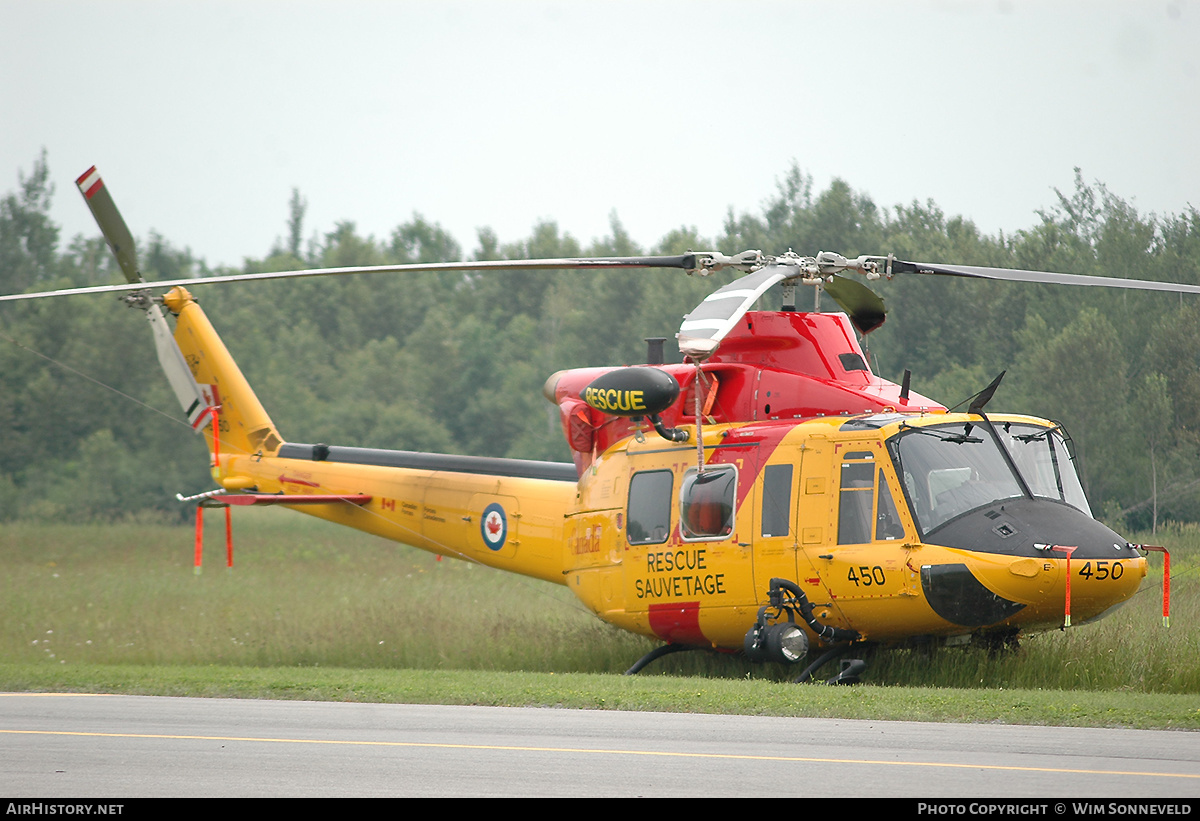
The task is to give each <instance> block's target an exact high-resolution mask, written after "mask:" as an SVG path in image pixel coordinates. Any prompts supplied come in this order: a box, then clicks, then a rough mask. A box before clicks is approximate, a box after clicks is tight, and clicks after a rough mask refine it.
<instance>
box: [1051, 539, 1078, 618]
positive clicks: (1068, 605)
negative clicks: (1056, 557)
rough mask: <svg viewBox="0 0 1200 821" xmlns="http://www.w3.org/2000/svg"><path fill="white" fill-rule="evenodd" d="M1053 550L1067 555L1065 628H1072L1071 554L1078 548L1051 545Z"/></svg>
mask: <svg viewBox="0 0 1200 821" xmlns="http://www.w3.org/2000/svg"><path fill="white" fill-rule="evenodd" d="M1050 549H1051V550H1057V551H1059V552H1060V553H1066V554H1067V601H1066V604H1065V605H1064V608H1063V627H1070V626H1071V554H1072V553H1074V552H1075V551H1076V550H1078V549H1079V548H1078V546H1076V547H1064V546H1063V545H1057V544H1056V545H1051V546H1050Z"/></svg>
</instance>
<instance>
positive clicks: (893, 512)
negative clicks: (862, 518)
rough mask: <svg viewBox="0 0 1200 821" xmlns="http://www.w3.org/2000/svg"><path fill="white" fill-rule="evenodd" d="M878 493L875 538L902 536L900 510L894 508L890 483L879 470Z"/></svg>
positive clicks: (891, 538) (902, 527) (902, 528)
mask: <svg viewBox="0 0 1200 821" xmlns="http://www.w3.org/2000/svg"><path fill="white" fill-rule="evenodd" d="M878 486H879V495H878V499H877V502H876V505H875V540H876V541H881V542H882V541H891V540H893V539H903V538H904V524H903V522H901V521H900V511H899V510H897V509H896V500H895V498H894V497H893V496H892V488H891V485H890V484H888V480H887V476H885V475H884V473H883V471H882V470H880V471H879V485H878Z"/></svg>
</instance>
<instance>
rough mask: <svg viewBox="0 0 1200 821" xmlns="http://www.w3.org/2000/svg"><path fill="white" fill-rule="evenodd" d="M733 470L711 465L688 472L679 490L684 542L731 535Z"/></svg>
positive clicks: (735, 484)
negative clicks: (702, 469)
mask: <svg viewBox="0 0 1200 821" xmlns="http://www.w3.org/2000/svg"><path fill="white" fill-rule="evenodd" d="M736 497H737V469H736V468H734V467H733V465H714V466H712V467H710V468H707V469H705V471H704V472H703V473H700V472H699V471H697V470H696V469H694V468H693V469H692V470H689V471H688V472H687V474H685V475H684V477H683V485H682V487H680V489H679V505H680V523H679V527H680V531H681V532H682V534H683V538H685V539H723V538H725V537H726V536H728V535H729V534H730V533H732V532H733V507H734V501H735V499H736Z"/></svg>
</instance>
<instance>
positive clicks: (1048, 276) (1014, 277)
mask: <svg viewBox="0 0 1200 821" xmlns="http://www.w3.org/2000/svg"><path fill="white" fill-rule="evenodd" d="M892 272H893V273H899V274H935V275H937V276H950V277H969V278H972V279H1001V280H1007V281H1010V282H1033V283H1042V284H1051V285H1095V286H1099V287H1101V288H1131V289H1135V290H1139V291H1171V292H1173V293H1180V294H1200V286H1197V285H1185V284H1183V283H1179V282H1156V281H1154V280H1148V279H1121V278H1119V277H1098V276H1087V275H1085V274H1057V273H1049V272H1046V271H1026V270H1022V269H1019V268H980V267H976V266H973V265H942V264H941V263H932V262H905V261H903V260H899V259H897V260H893V261H892Z"/></svg>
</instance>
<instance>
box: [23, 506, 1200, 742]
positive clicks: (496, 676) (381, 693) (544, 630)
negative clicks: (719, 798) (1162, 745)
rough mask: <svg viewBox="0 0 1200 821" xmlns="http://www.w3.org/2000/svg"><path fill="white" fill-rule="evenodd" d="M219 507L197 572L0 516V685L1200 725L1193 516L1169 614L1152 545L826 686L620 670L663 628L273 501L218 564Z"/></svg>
mask: <svg viewBox="0 0 1200 821" xmlns="http://www.w3.org/2000/svg"><path fill="white" fill-rule="evenodd" d="M219 521H220V517H219V516H211V514H210V520H209V534H208V535H209V538H208V540H207V544H206V550H207V555H206V566H205V569H204V572H203V573H202V574H201V575H195V574H194V573H193V572H192V567H191V565H192V532H191V530H190V529H189V528H179V527H167V526H155V525H144V524H117V525H94V526H66V525H27V524H18V525H5V526H3V529H2V530H0V568H2V569H3V575H2V577H0V602H2V604H0V615H2V622H0V689H3V690H9V691H13V690H66V691H82V692H87V691H90V692H138V693H156V694H171V695H183V694H195V695H212V696H216V695H226V696H236V697H270V698H276V697H279V698H315V699H346V700H364V701H366V700H370V701H376V700H378V701H412V702H446V703H466V704H537V705H552V706H558V705H561V706H570V707H584V708H611V709H654V710H690V711H699V712H738V713H761V714H770V715H826V716H842V717H847V718H872V719H883V718H903V719H920V720H951V721H1005V722H1020V723H1043V724H1089V725H1099V726H1142V727H1175V728H1187V729H1197V728H1200V726H1198V725H1200V653H1198V652H1197V650H1198V645H1200V626H1198V625H1200V620H1198V619H1197V618H1196V615H1197V613H1196V610H1197V607H1200V604H1198V597H1197V596H1196V575H1197V574H1196V566H1197V558H1200V529H1197V528H1195V527H1191V526H1188V527H1175V528H1172V529H1171V530H1170V531H1169V532H1166V533H1161V532H1160V534H1159V538H1158V539H1156V540H1155V541H1158V542H1161V543H1166V544H1167V546H1168V547H1170V548H1171V550H1172V559H1173V567H1172V570H1173V573H1172V575H1173V581H1174V587H1173V601H1172V627H1171V628H1170V629H1169V630H1167V629H1164V628H1163V627H1162V626H1161V625H1160V623H1159V622H1160V618H1159V617H1160V608H1161V599H1160V594H1159V592H1158V591H1159V584H1160V580H1161V573H1160V571H1159V570H1158V568H1161V559H1158V558H1156V559H1153V560H1152V561H1153V562H1154V568H1155V570H1153V571H1152V574H1151V578H1149V579H1147V581H1146V583H1145V585H1144V589H1143V592H1142V593H1140V594H1139V595H1137V596H1135V597H1134V599H1133V600H1132V601H1131V602H1130V603H1129V604H1128V605H1127V606H1126V607H1124V608H1122V609H1121V610H1120V611H1118V612H1117V613H1115V614H1113V615H1112V616H1110V617H1109V618H1107V619H1104V620H1102V621H1101V622H1099V623H1097V624H1094V625H1083V626H1079V627H1076V628H1073V629H1071V630H1069V631H1055V632H1051V633H1045V634H1040V635H1037V636H1032V637H1027V638H1026V639H1025V640H1024V642H1023V644H1022V647H1021V649H1020V650H1019V651H1018V652H1016V653H1011V654H1007V655H1002V656H1000V657H996V658H993V657H991V656H989V655H988V654H987V653H986V652H985V651H983V650H979V649H974V648H969V647H968V648H955V649H942V650H938V651H936V652H932V653H923V652H917V651H880V652H877V653H875V654H873V655H872V657H871V658H870V667H869V668H868V672H867V675H866V677H865V679H864V682H865V683H864V685H863V686H860V687H853V688H825V687H810V686H794V685H791V684H788V683H786V682H787V681H788V679H790V677H791V676H794V675H795V673H796V672H797V671H796V670H795V669H790V668H788V669H785V668H782V667H778V666H753V665H749V664H748V663H746V662H745V661H744V660H743V659H741V658H739V657H736V656H717V655H715V654H712V655H704V654H679V655H676V656H672V657H669V658H666V659H663V660H661V661H659V662H656V663H655V664H654V665H653V666H652V667H651V668H649V670H647V671H646V672H645V673H643V674H642V675H640V676H638V677H632V678H625V677H621V676H616V675H612V674H614V673H620V672H622V671H624V670H625V669H626V668H627V667H628V666H629V665H630V664H631V663H632V662H633V661H634V660H636V659H637V658H639V657H640V656H641V655H642V654H643V653H645V652H646V651H647V650H649V649H650V648H651V647H653V646H654V643H653V642H651V641H649V640H647V639H643V638H641V637H638V636H633V635H630V634H627V633H624V632H622V631H619V630H616V629H615V628H612V627H610V626H608V625H606V624H604V623H602V622H600V621H599V620H598V619H596V618H595V617H594V616H592V615H591V614H590V613H588V612H587V611H586V610H584V609H583V608H582V607H581V606H580V605H579V604H578V602H577V601H576V600H575V599H574V597H573V596H572V595H571V594H570V592H569V591H568V590H566V589H565V588H562V587H557V586H555V585H550V584H547V583H544V582H538V581H533V580H529V579H524V578H522V577H519V576H513V575H510V574H506V573H501V572H498V571H492V570H489V569H486V568H482V567H478V566H473V565H470V564H466V563H463V562H457V561H451V560H445V561H437V559H436V557H434V556H432V555H429V554H426V553H422V552H420V551H416V550H412V549H410V548H406V547H402V546H398V545H395V544H393V543H390V542H385V541H383V540H379V539H375V538H373V537H370V536H366V535H363V534H358V533H355V532H352V531H348V530H344V529H340V528H336V527H334V526H331V525H327V524H326V523H323V522H320V521H317V520H313V519H310V518H308V517H303V516H297V515H295V514H288V513H286V512H284V511H263V512H260V511H238V515H235V539H236V542H237V554H236V567H235V568H234V569H233V570H232V571H227V570H226V569H225V568H224V566H223V564H224V556H223V545H222V544H221V539H222V533H220V532H219V531H221V528H220V527H217V526H216V525H217V523H218V522H219ZM1143 539H1144V540H1145V541H1152V539H1151V538H1150V537H1143Z"/></svg>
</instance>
